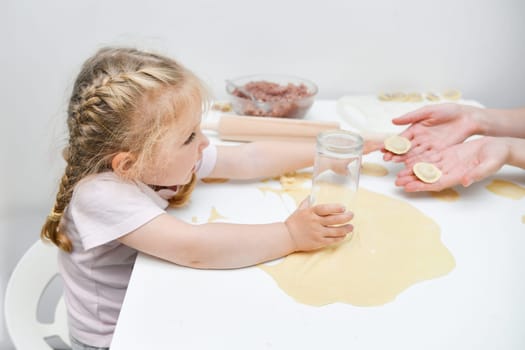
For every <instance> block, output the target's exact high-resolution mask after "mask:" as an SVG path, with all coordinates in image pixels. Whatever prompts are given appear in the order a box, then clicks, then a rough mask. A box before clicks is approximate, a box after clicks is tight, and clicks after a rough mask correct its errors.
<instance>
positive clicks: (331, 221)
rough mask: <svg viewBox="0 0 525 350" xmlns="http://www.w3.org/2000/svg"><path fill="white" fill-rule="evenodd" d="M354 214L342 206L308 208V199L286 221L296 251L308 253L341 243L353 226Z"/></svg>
mask: <svg viewBox="0 0 525 350" xmlns="http://www.w3.org/2000/svg"><path fill="white" fill-rule="evenodd" d="M353 216H354V215H353V213H351V212H348V211H345V207H344V206H342V205H340V204H320V205H316V206H313V207H309V206H308V198H307V199H305V200H304V201H303V202H302V203H301V205H300V206H299V208H297V210H296V211H295V212H294V213H292V215H290V217H288V219H287V220H286V221H285V225H286V228H287V229H288V232H289V234H290V237H291V239H292V240H293V243H294V245H295V250H296V251H307V250H315V249H319V248H322V247H324V246H327V245H330V244H333V243H337V242H341V241H342V240H343V239H344V238H345V237H346V235H347V234H348V233H350V232H352V230H353V226H352V225H351V224H349V223H348V222H349V221H350V220H351V219H352V218H353Z"/></svg>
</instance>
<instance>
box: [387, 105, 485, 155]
mask: <svg viewBox="0 0 525 350" xmlns="http://www.w3.org/2000/svg"><path fill="white" fill-rule="evenodd" d="M481 112H483V110H482V109H480V108H477V107H472V106H465V105H459V104H455V103H445V104H438V105H430V106H425V107H422V108H420V109H417V110H415V111H413V112H410V113H407V114H405V115H403V116H401V117H398V118H395V119H393V120H392V122H393V123H394V124H396V125H408V124H411V125H410V126H409V127H408V128H407V129H406V130H405V131H403V132H402V133H401V134H400V135H401V136H403V137H406V138H407V139H409V140H410V142H411V143H412V147H411V149H410V150H409V151H408V152H407V153H405V154H402V155H396V154H393V153H391V152H388V151H386V150H384V149H383V152H385V154H384V156H383V159H384V160H386V161H390V160H391V161H394V162H405V163H407V165H411V164H413V163H414V161H413V158H414V157H420V158H421V157H423V158H424V157H425V156H426V155H428V154H432V153H436V152H439V151H441V150H444V149H445V148H447V147H449V146H452V145H455V144H457V143H460V142H463V141H464V140H465V139H467V138H468V137H469V136H471V135H473V134H474V133H475V132H476V130H477V122H476V119H477V118H476V114H477V113H481Z"/></svg>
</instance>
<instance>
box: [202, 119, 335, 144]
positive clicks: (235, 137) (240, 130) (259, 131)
mask: <svg viewBox="0 0 525 350" xmlns="http://www.w3.org/2000/svg"><path fill="white" fill-rule="evenodd" d="M201 127H202V129H204V130H214V131H216V132H217V134H218V136H219V138H220V139H221V140H227V141H258V140H284V141H312V140H314V139H315V137H316V136H317V134H319V133H320V132H321V131H325V130H333V129H339V127H340V125H339V123H338V122H322V121H312V120H301V119H284V118H272V117H251V116H238V115H222V116H221V117H220V119H219V120H218V121H216V122H213V121H204V122H203V123H202V124H201Z"/></svg>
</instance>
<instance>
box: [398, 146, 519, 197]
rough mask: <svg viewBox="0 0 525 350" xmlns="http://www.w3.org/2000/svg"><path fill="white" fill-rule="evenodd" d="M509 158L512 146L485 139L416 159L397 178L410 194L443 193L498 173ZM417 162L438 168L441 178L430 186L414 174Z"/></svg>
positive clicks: (399, 184)
mask: <svg viewBox="0 0 525 350" xmlns="http://www.w3.org/2000/svg"><path fill="white" fill-rule="evenodd" d="M508 157H509V145H508V143H507V140H506V139H505V138H495V137H483V138H480V139H477V140H474V141H469V142H464V143H460V144H457V145H453V146H451V147H449V148H447V149H444V150H441V151H437V152H434V153H427V154H425V156H424V157H423V156H419V157H416V158H414V159H413V162H412V163H410V164H411V165H410V166H407V168H406V169H404V170H402V171H400V172H399V173H398V174H397V179H396V185H397V186H401V187H404V189H405V191H407V192H418V191H441V190H443V189H445V188H448V187H452V186H454V185H458V184H461V185H463V186H465V187H466V186H470V185H471V184H472V183H473V182H476V181H479V180H481V179H484V178H486V177H487V176H489V175H492V174H494V173H495V172H497V171H498V170H499V169H500V168H501V167H502V166H503V165H504V164H505V163H506V162H507V160H508ZM416 161H425V162H429V163H432V164H434V165H435V166H437V167H438V168H439V169H440V170H441V172H442V175H441V178H440V179H439V180H438V181H437V182H435V183H431V184H430V183H424V182H422V181H420V180H419V179H418V178H417V177H416V176H415V175H414V172H413V171H412V164H414V163H415V162H416Z"/></svg>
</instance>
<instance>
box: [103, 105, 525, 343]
mask: <svg viewBox="0 0 525 350" xmlns="http://www.w3.org/2000/svg"><path fill="white" fill-rule="evenodd" d="M313 116H315V117H316V119H329V118H334V119H335V118H337V114H336V110H335V102H334V101H320V102H318V103H316V104H315V105H314V107H313V108H312V110H311V111H310V113H309V114H308V118H309V119H312V118H313ZM321 116H322V117H321ZM364 161H369V162H376V163H381V164H383V165H384V166H386V167H387V168H388V169H389V170H390V173H389V175H387V176H386V177H370V176H362V177H361V182H360V185H361V186H362V187H364V188H366V189H370V190H373V191H376V192H380V193H383V194H386V195H389V196H392V197H395V198H399V199H402V200H405V201H407V202H409V203H410V204H412V205H413V206H415V207H417V208H418V209H419V210H421V211H422V212H424V213H425V214H426V215H428V216H430V217H431V218H433V219H434V220H435V221H436V222H437V223H438V224H439V225H440V227H441V235H442V241H443V242H444V244H445V246H446V247H447V248H448V249H449V250H450V251H451V253H452V255H453V256H454V258H455V260H456V267H455V268H454V269H453V270H452V271H451V272H450V273H449V274H448V275H446V276H444V277H441V278H437V279H433V280H429V281H424V282H422V283H416V284H415V285H413V286H412V287H410V288H408V289H407V290H406V291H404V292H402V293H401V294H400V295H399V296H398V297H397V298H396V299H395V300H394V301H393V302H390V303H388V304H386V305H383V306H377V307H355V306H352V305H348V304H340V303H337V304H331V305H328V306H323V307H313V306H308V305H303V304H299V303H297V302H295V301H294V300H292V299H291V298H290V297H289V296H288V295H287V294H285V293H284V292H283V291H282V290H281V289H280V288H279V287H278V286H277V285H276V283H275V282H274V280H273V279H272V278H271V277H270V276H269V275H267V274H266V273H265V272H264V271H262V270H261V269H259V268H257V267H251V268H244V269H237V270H217V271H214V270H196V269H190V268H185V267H180V266H176V265H173V264H170V263H167V262H164V261H161V260H159V259H156V258H152V257H149V256H146V255H142V254H139V256H138V258H137V261H136V264H135V268H134V270H133V274H132V277H131V281H130V284H129V288H128V291H127V294H126V298H125V301H124V305H123V308H122V312H121V314H120V318H119V321H118V324H117V329H116V332H115V335H114V339H113V344H112V347H111V349H113V350H120V349H122V350H124V349H125V350H132V349H186V350H190V349H251V350H253V349H360V350H362V349H387V348H389V349H404V350H408V349H426V350H429V349H439V350H442V349H478V350H480V349H491V350H492V349H525V253H524V251H525V224H524V223H522V216H523V215H525V199H521V200H512V199H509V198H505V197H500V196H497V195H494V194H493V193H491V192H489V191H487V190H486V189H485V185H486V184H487V183H489V182H490V181H491V180H492V179H493V178H500V179H506V180H510V181H513V182H515V183H518V184H520V185H522V186H524V185H525V172H524V171H523V170H521V169H517V168H512V167H504V168H503V169H502V170H501V171H500V172H499V173H498V174H496V175H495V176H493V177H491V178H489V179H486V180H484V181H482V182H480V183H477V184H474V185H472V186H471V187H469V188H466V189H464V188H461V187H457V188H456V190H458V192H459V193H460V196H461V197H460V200H458V201H456V202H444V201H439V200H436V199H435V198H432V197H430V196H429V195H428V194H406V193H404V192H403V191H402V190H400V189H399V188H396V187H395V186H394V184H393V183H394V178H395V173H396V172H397V171H398V170H399V169H400V165H399V164H391V163H383V162H382V160H381V155H380V154H379V153H376V154H371V155H367V156H365V157H364ZM258 185H260V184H259V183H254V182H228V183H224V184H202V183H199V185H198V186H197V189H196V190H195V192H194V195H193V197H192V201H191V203H190V205H189V206H188V207H187V208H185V209H183V210H177V211H176V212H173V214H174V215H177V216H178V217H180V218H182V219H184V220H187V221H191V220H192V218H194V217H196V218H197V219H198V222H205V221H207V219H208V216H209V213H210V210H211V208H212V207H213V206H214V207H216V208H217V210H218V211H219V212H220V213H221V214H222V215H224V216H225V217H227V218H228V219H227V220H226V221H230V222H245V223H264V222H271V221H275V220H283V219H285V218H286V217H287V216H288V214H289V213H290V211H291V210H292V208H293V205H292V204H291V203H292V202H291V200H290V202H287V201H286V200H282V199H281V198H280V197H278V196H277V195H275V194H268V193H267V194H263V193H262V192H261V191H260V190H258V189H257V186H258ZM265 185H267V183H266V184H265ZM233 194H234V195H235V200H232V196H233ZM259 209H264V210H259Z"/></svg>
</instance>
